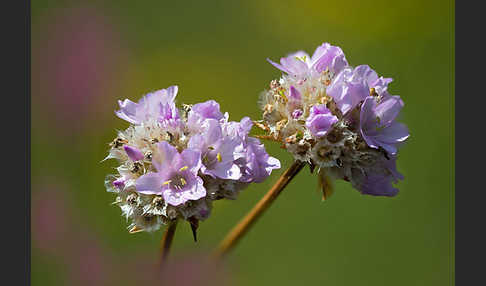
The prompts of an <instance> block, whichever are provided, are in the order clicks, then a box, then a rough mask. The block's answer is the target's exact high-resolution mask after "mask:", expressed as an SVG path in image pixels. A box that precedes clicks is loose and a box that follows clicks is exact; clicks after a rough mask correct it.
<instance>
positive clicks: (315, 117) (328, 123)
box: [305, 104, 338, 137]
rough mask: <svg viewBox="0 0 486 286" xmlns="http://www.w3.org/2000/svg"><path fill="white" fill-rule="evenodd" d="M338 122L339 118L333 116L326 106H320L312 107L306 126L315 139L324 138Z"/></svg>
mask: <svg viewBox="0 0 486 286" xmlns="http://www.w3.org/2000/svg"><path fill="white" fill-rule="evenodd" d="M337 121H338V119H337V117H336V116H334V115H332V113H331V111H330V110H329V109H327V107H326V105H324V104H318V105H314V106H312V107H311V109H310V115H309V117H308V118H307V120H306V122H305V126H306V127H307V128H308V129H309V131H310V132H311V134H312V135H314V136H315V137H322V136H324V135H326V133H327V131H328V130H329V129H331V127H332V125H333V124H334V123H336V122H337Z"/></svg>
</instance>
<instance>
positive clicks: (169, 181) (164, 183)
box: [162, 180, 172, 186]
mask: <svg viewBox="0 0 486 286" xmlns="http://www.w3.org/2000/svg"><path fill="white" fill-rule="evenodd" d="M170 183H172V180H168V181H165V182H163V183H162V186H164V185H168V184H170Z"/></svg>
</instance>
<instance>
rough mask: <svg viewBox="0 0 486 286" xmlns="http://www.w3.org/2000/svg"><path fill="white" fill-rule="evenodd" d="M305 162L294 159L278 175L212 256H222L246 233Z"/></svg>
mask: <svg viewBox="0 0 486 286" xmlns="http://www.w3.org/2000/svg"><path fill="white" fill-rule="evenodd" d="M305 164H306V163H305V162H302V161H294V163H293V164H292V165H291V166H290V167H289V168H288V169H287V170H286V171H285V172H284V173H283V174H282V175H281V176H280V178H279V179H278V180H277V182H276V183H275V184H274V185H273V187H272V188H271V189H270V190H269V191H268V192H267V193H266V194H265V196H264V197H263V198H262V199H261V200H260V201H259V202H258V203H257V204H256V205H255V206H254V207H253V209H252V210H251V211H250V212H249V213H248V214H247V215H246V216H245V217H244V218H243V219H242V220H241V221H240V222H239V223H238V225H236V226H235V227H234V228H233V229H232V230H231V232H230V233H229V234H228V235H227V236H226V237H225V239H224V240H223V241H222V242H221V244H220V245H219V247H218V248H217V249H216V251H215V253H214V256H215V257H217V258H220V257H223V256H224V255H225V254H227V253H228V252H229V251H230V250H231V249H233V248H234V247H235V245H236V243H237V242H238V241H239V240H240V239H241V238H242V237H243V236H244V235H245V234H246V232H247V231H248V230H249V229H250V227H251V226H252V225H253V224H254V223H255V221H256V220H257V219H258V218H259V217H260V216H261V215H262V214H263V212H265V210H267V209H268V207H269V206H270V205H271V204H272V203H273V201H275V199H276V198H277V197H278V195H279V194H280V193H281V192H282V191H283V189H284V188H285V187H286V186H287V184H288V183H289V182H290V181H291V180H292V179H293V178H294V177H295V176H296V175H297V174H298V173H299V171H300V170H302V168H303V167H304V166H305Z"/></svg>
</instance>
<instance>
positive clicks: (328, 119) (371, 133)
mask: <svg viewBox="0 0 486 286" xmlns="http://www.w3.org/2000/svg"><path fill="white" fill-rule="evenodd" d="M269 61H270V60H269ZM270 63H271V64H272V65H274V66H275V67H277V68H278V69H280V70H281V71H283V72H284V74H282V76H281V78H280V79H278V80H272V81H271V83H270V89H269V90H266V91H264V92H263V93H262V98H261V107H262V111H263V117H262V120H260V121H257V122H256V125H257V126H258V127H260V128H261V129H262V130H264V131H265V132H266V133H267V134H266V135H265V136H263V137H262V138H271V139H272V140H273V141H278V142H281V143H282V147H284V148H286V149H287V151H289V152H290V153H291V154H292V155H293V156H294V158H295V160H298V161H304V162H306V163H308V164H309V165H310V166H311V170H314V168H318V172H317V173H318V174H319V176H320V181H321V182H326V183H324V184H322V185H323V186H325V187H329V185H330V184H329V183H327V182H328V181H329V180H330V179H332V178H334V179H342V180H345V181H349V182H351V184H352V186H353V187H354V188H355V189H357V190H358V191H360V192H361V193H363V194H369V195H382V196H394V195H396V194H397V193H398V189H396V188H395V187H393V184H394V183H396V182H398V180H401V179H403V176H402V175H401V174H399V173H398V172H397V171H396V166H395V164H396V158H397V155H398V148H399V146H400V145H401V144H402V143H404V142H405V141H406V139H407V138H408V137H409V133H408V129H407V127H406V126H405V125H404V124H402V123H398V122H396V117H397V115H398V113H399V111H400V110H401V108H402V107H403V101H402V100H401V99H400V97H399V96H392V95H390V94H389V93H388V85H389V84H390V83H391V82H392V79H391V78H384V77H381V76H378V74H377V73H376V72H375V71H374V70H373V69H371V68H370V67H369V66H368V65H360V66H357V67H352V66H349V65H348V62H347V61H346V58H345V56H344V53H343V52H342V50H341V49H340V48H339V47H335V46H332V45H330V44H328V43H324V44H322V45H321V46H319V47H318V48H317V49H316V51H315V52H314V54H313V55H312V57H309V56H308V55H307V54H306V53H305V52H302V51H299V52H297V53H292V54H290V55H289V56H287V57H285V58H282V59H281V60H280V64H277V63H274V62H272V61H270ZM247 157H248V156H247ZM263 165H264V164H263ZM259 166H262V164H261V163H260V164H259ZM325 192H326V193H330V192H327V191H325Z"/></svg>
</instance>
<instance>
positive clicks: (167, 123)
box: [105, 86, 280, 233]
mask: <svg viewBox="0 0 486 286" xmlns="http://www.w3.org/2000/svg"><path fill="white" fill-rule="evenodd" d="M177 92H178V87H177V86H171V87H169V88H167V89H162V90H158V91H155V92H151V93H148V94H147V95H145V96H144V97H143V98H142V99H140V100H139V101H138V102H133V101H130V100H128V99H126V100H124V101H119V106H120V109H119V110H117V111H115V114H116V115H117V116H118V117H120V118H121V119H124V120H126V121H128V122H129V123H130V126H129V127H128V128H127V129H126V130H124V131H120V132H119V133H118V136H117V138H115V140H113V142H112V143H111V144H110V146H111V149H110V152H109V155H108V156H107V157H106V159H116V160H118V162H119V163H120V165H119V166H118V167H117V168H116V169H117V171H118V174H112V175H108V176H107V177H106V181H105V186H106V189H107V191H109V192H113V193H115V194H116V199H115V202H114V204H116V205H118V206H119V207H120V208H121V210H122V213H123V215H124V216H125V217H126V218H127V220H131V223H130V225H129V229H130V232H131V233H135V232H139V231H148V232H150V231H156V230H158V229H159V228H160V227H161V226H162V225H164V224H166V223H168V222H169V221H171V220H174V219H177V218H181V219H184V220H187V221H189V222H190V223H191V225H198V223H195V221H199V220H205V219H207V218H208V217H209V216H210V214H211V208H212V202H213V201H214V200H219V199H235V198H236V197H237V194H238V192H239V191H241V190H243V189H244V188H246V187H247V186H248V185H249V184H250V183H253V182H255V183H256V182H262V181H263V180H264V179H266V178H267V177H268V176H269V175H270V174H271V172H272V170H274V169H277V168H280V162H279V161H278V160H277V159H275V158H273V157H270V156H269V155H268V154H267V152H266V151H265V148H264V146H263V144H261V143H260V141H259V140H258V139H256V138H253V137H250V136H249V132H250V130H251V127H252V125H253V123H252V121H251V120H250V119H249V118H248V117H245V118H243V119H242V120H241V121H240V122H235V121H229V115H228V113H224V114H223V113H222V112H221V111H220V106H219V104H218V103H217V102H216V101H214V100H209V101H206V102H202V103H197V104H195V105H183V108H182V109H178V108H177V106H176V104H175V97H176V95H177Z"/></svg>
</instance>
